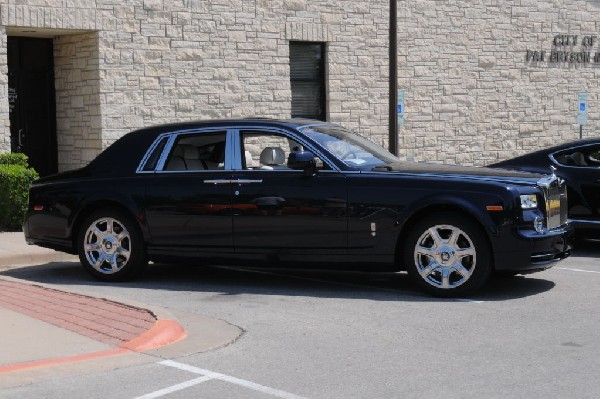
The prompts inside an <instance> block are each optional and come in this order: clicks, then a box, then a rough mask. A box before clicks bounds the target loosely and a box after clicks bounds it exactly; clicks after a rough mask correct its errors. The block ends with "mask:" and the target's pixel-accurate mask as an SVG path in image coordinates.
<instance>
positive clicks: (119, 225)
mask: <svg viewBox="0 0 600 399" xmlns="http://www.w3.org/2000/svg"><path fill="white" fill-rule="evenodd" d="M109 224H110V227H109ZM77 250H78V253H79V260H80V261H81V264H82V265H83V267H84V269H85V270H86V271H87V272H88V273H89V274H90V275H92V276H93V277H94V278H95V279H97V280H100V281H128V280H132V279H133V278H135V277H136V276H138V275H139V274H140V273H142V272H143V271H144V269H145V268H146V266H147V265H148V261H147V257H146V249H145V246H144V240H143V238H142V233H141V232H140V229H139V227H138V225H137V223H136V222H135V221H134V220H133V219H132V218H131V217H130V216H129V215H128V214H126V213H125V212H123V211H121V210H118V209H111V208H106V209H101V210H98V211H94V212H92V213H91V214H89V215H88V216H87V217H86V218H85V219H84V221H83V223H82V224H81V228H80V229H79V233H78V235H77Z"/></svg>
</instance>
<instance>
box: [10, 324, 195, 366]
mask: <svg viewBox="0 0 600 399" xmlns="http://www.w3.org/2000/svg"><path fill="white" fill-rule="evenodd" d="M186 337H187V334H186V333H185V330H184V329H183V327H181V326H180V325H179V323H177V322H176V321H174V320H157V321H156V323H155V324H154V326H153V327H152V328H151V329H150V330H148V331H146V332H145V333H143V334H142V335H140V336H138V337H136V338H134V339H132V340H131V341H128V342H125V343H124V344H121V345H120V346H118V347H116V348H112V349H107V350H105V351H100V352H92V353H84V354H82V355H73V356H64V357H57V358H54V359H45V360H36V361H33V362H26V363H17V364H9V365H7V366H0V374H2V373H10V372H16V371H24V370H31V369H35V368H41V367H51V366H61V365H66V364H72V363H77V362H83V361H87V360H95V359H100V358H105V357H109V356H117V355H123V354H125V353H131V352H143V351H147V350H150V349H156V348H160V347H162V346H166V345H170V344H173V343H175V342H177V341H181V340H182V339H184V338H186Z"/></svg>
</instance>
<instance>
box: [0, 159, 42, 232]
mask: <svg viewBox="0 0 600 399" xmlns="http://www.w3.org/2000/svg"><path fill="white" fill-rule="evenodd" d="M37 178H38V174H37V172H36V171H35V170H33V169H32V168H29V167H28V166H27V156H26V155H24V154H0V229H6V230H20V229H21V225H22V224H23V219H24V217H25V212H26V211H27V205H28V200H29V185H30V184H31V183H32V182H33V181H34V180H36V179H37Z"/></svg>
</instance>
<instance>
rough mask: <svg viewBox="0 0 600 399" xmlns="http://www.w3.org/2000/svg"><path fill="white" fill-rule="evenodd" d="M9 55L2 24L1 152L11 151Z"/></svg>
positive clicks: (0, 86) (0, 75)
mask: <svg viewBox="0 0 600 399" xmlns="http://www.w3.org/2000/svg"><path fill="white" fill-rule="evenodd" d="M7 56H8V54H7V43H6V34H5V29H4V26H0V153H3V152H10V120H9V114H8V111H9V105H8V66H7Z"/></svg>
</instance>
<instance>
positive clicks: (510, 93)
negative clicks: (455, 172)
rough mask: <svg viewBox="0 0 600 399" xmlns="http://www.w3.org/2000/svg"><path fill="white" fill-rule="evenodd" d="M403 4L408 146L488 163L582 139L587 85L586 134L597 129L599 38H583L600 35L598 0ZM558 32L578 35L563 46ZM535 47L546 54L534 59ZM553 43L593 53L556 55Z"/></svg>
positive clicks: (421, 156)
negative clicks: (581, 99) (578, 58)
mask: <svg viewBox="0 0 600 399" xmlns="http://www.w3.org/2000/svg"><path fill="white" fill-rule="evenodd" d="M398 12H399V48H400V50H399V53H400V58H399V63H400V66H399V76H400V78H399V86H400V88H401V89H404V90H405V91H406V124H405V125H404V126H403V127H402V128H401V129H400V148H402V153H403V154H404V155H405V156H408V157H414V159H416V160H427V161H435V162H444V163H462V164H475V165H482V164H485V163H488V162H489V161H493V160H496V159H506V158H510V157H512V156H515V155H517V154H522V153H525V152H528V151H532V150H535V149H538V148H541V147H547V146H550V145H552V144H555V143H559V142H564V141H568V140H576V139H577V138H578V137H579V125H578V124H577V123H576V117H577V105H578V99H577V94H578V93H579V92H587V93H588V95H589V98H588V101H589V107H590V113H589V116H588V125H587V126H585V127H584V137H589V136H592V135H594V136H597V135H598V132H599V129H598V128H599V127H600V126H599V125H600V117H599V115H600V114H599V112H598V107H599V106H600V104H599V103H598V95H599V94H600V85H599V84H598V81H599V78H600V63H598V62H597V63H594V62H593V56H594V54H595V53H596V52H598V51H600V50H599V46H598V40H597V39H598V38H597V39H596V41H595V43H594V45H592V46H582V42H583V38H584V36H588V37H589V36H594V35H595V36H597V37H600V20H599V19H598V15H599V12H600V2H598V1H591V0H590V1H581V0H579V1H574V0H553V1H538V0H518V1H497V0H469V1H467V0H453V1H446V2H441V1H435V0H416V1H412V2H400V3H399V10H398ZM557 35H577V36H578V42H577V44H576V45H574V46H571V45H566V46H555V45H554V44H553V42H554V37H555V36H557ZM527 50H529V51H542V50H544V51H545V52H546V53H545V57H544V61H534V59H533V58H530V60H529V61H528V60H527ZM553 50H554V51H567V52H571V51H574V52H582V51H584V52H590V53H591V58H592V59H591V62H590V63H579V62H551V61H549V59H550V54H551V51H553ZM530 55H531V53H530Z"/></svg>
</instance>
